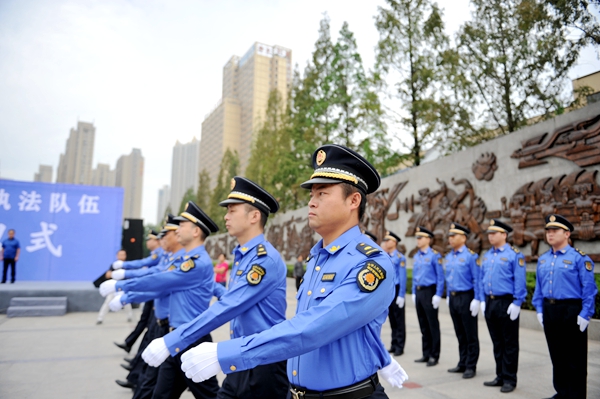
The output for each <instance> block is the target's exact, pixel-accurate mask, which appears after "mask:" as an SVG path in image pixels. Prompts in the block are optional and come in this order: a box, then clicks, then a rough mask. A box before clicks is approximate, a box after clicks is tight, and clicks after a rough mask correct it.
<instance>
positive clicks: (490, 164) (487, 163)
mask: <svg viewBox="0 0 600 399" xmlns="http://www.w3.org/2000/svg"><path fill="white" fill-rule="evenodd" d="M497 169H498V165H496V155H495V154H494V153H493V152H486V153H484V154H481V156H480V157H479V158H478V159H477V161H475V162H473V165H472V166H471V170H472V171H473V174H474V175H475V178H476V179H477V180H486V181H490V180H492V179H493V178H494V172H495V171H496V170H497Z"/></svg>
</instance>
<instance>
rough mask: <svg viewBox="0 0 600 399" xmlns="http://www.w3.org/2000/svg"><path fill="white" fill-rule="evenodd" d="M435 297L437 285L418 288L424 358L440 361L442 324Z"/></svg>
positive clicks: (417, 300) (418, 312)
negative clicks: (433, 301)
mask: <svg viewBox="0 0 600 399" xmlns="http://www.w3.org/2000/svg"><path fill="white" fill-rule="evenodd" d="M434 295H435V285H430V286H429V287H417V289H416V296H417V299H416V307H417V317H418V318H419V327H421V335H422V338H421V339H422V344H423V357H427V358H431V357H432V358H434V359H439V357H440V346H441V338H440V322H439V320H438V309H434V308H433V305H432V304H431V298H433V296H434Z"/></svg>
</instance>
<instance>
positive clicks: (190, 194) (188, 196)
mask: <svg viewBox="0 0 600 399" xmlns="http://www.w3.org/2000/svg"><path fill="white" fill-rule="evenodd" d="M189 201H196V194H194V189H193V188H192V187H190V188H188V189H187V190H185V194H183V198H182V199H181V202H180V204H179V213H178V215H179V214H181V212H183V211H184V210H185V207H186V205H187V203H188V202H189Z"/></svg>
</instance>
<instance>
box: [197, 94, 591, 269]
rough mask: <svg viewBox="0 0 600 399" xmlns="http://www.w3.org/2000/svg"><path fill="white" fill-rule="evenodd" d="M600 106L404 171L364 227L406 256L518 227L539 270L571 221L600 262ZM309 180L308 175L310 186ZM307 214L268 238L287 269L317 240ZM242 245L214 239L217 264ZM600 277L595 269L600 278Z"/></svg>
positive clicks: (517, 240)
mask: <svg viewBox="0 0 600 399" xmlns="http://www.w3.org/2000/svg"><path fill="white" fill-rule="evenodd" d="M599 170H600V103H596V104H592V105H589V106H587V107H585V108H583V109H580V110H577V111H573V112H570V113H568V114H565V115H560V116H558V117H556V118H554V119H551V120H548V121H545V122H541V123H538V124H536V125H534V126H530V127H527V128H524V129H522V130H520V131H518V132H514V133H512V134H509V135H506V136H502V137H498V138H496V139H494V140H492V141H490V142H487V143H484V144H481V145H479V146H477V147H473V148H469V149H467V150H465V151H462V152H459V153H456V154H453V155H451V156H447V157H443V158H440V159H438V160H435V161H433V162H430V163H426V164H424V165H421V166H418V167H414V168H410V169H405V170H402V171H400V172H399V173H396V174H394V175H392V176H389V177H386V178H385V179H383V180H382V184H381V187H380V189H379V190H378V191H377V192H376V193H374V194H372V195H370V196H369V198H368V205H367V213H366V215H365V220H364V221H363V222H364V223H363V227H364V228H366V229H367V230H369V231H371V232H373V233H375V234H376V235H377V236H378V237H379V238H381V237H382V236H383V235H384V233H385V231H386V230H392V231H394V232H395V233H396V234H398V235H399V236H400V237H402V242H401V250H403V251H404V252H405V253H407V255H408V256H412V255H413V254H414V252H415V251H416V240H415V237H414V233H415V227H416V226H418V225H423V226H426V227H428V228H429V229H430V230H432V231H434V232H435V237H436V238H435V241H434V248H436V249H438V250H439V251H441V252H446V251H447V250H448V249H449V247H448V244H447V231H448V228H449V226H450V224H451V223H452V222H457V223H460V224H463V225H466V226H468V227H469V228H470V230H471V232H472V234H471V235H470V237H469V239H468V242H467V245H468V246H469V247H470V248H471V249H472V250H474V251H476V252H481V251H483V250H485V249H487V248H489V246H490V245H489V242H488V241H487V237H486V234H485V233H484V232H485V230H486V228H487V226H488V224H489V220H490V219H491V218H501V219H502V220H504V221H506V222H508V223H509V224H511V225H512V226H513V228H514V232H513V233H512V234H511V235H510V236H509V241H510V242H511V243H512V244H513V245H516V246H517V247H519V248H520V249H521V251H522V252H523V253H524V254H525V255H526V259H527V261H528V262H530V265H529V266H530V268H531V267H532V266H534V265H535V263H534V262H535V260H536V259H537V256H538V255H539V254H542V253H543V252H545V251H546V250H547V249H548V246H547V244H546V243H545V242H544V217H545V216H546V215H547V214H549V213H559V214H561V215H564V216H566V217H567V218H568V219H569V220H570V221H571V222H572V223H573V224H574V225H575V226H576V230H575V232H574V234H573V235H572V237H573V241H574V246H576V247H578V248H579V249H581V250H582V251H584V252H586V253H588V254H590V256H592V259H594V260H595V261H596V262H598V261H600V243H599V242H598V241H599V240H600V186H599V185H598V181H597V178H598V176H597V175H598V171H599ZM308 178H309V176H308V175H307V179H308ZM307 209H308V208H307V207H304V208H301V209H297V210H295V211H290V212H286V213H284V214H278V215H276V216H275V217H272V218H270V220H269V223H268V224H267V232H266V235H267V238H268V240H269V241H270V242H271V243H272V244H273V245H274V246H275V247H276V248H278V249H279V251H280V252H281V254H282V255H283V256H284V258H285V259H287V260H288V261H290V262H291V261H292V260H293V259H294V258H295V257H296V256H297V255H299V254H301V255H303V256H306V255H307V254H308V251H309V249H310V248H311V247H312V245H314V243H316V241H317V240H318V237H317V236H316V235H315V234H313V232H312V231H311V229H310V228H309V227H308V221H307V217H306V216H307ZM235 245H236V243H235V240H234V239H232V238H231V237H229V236H228V235H227V234H221V235H218V236H215V237H211V238H209V240H208V241H207V249H208V250H209V253H211V255H212V256H213V257H215V258H216V256H217V254H218V252H220V251H224V252H226V253H229V251H231V249H233V247H234V246H235ZM596 270H598V268H596Z"/></svg>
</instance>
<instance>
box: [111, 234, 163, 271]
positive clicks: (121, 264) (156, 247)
mask: <svg viewBox="0 0 600 399" xmlns="http://www.w3.org/2000/svg"><path fill="white" fill-rule="evenodd" d="M146 248H148V250H149V251H150V255H148V256H147V257H145V258H143V259H136V260H127V261H122V260H116V261H114V262H113V263H112V269H113V270H119V269H121V268H122V269H125V270H130V269H139V268H142V267H151V266H156V265H158V264H159V262H160V260H161V257H162V256H163V252H164V251H163V249H162V248H161V246H160V241H159V240H158V233H157V232H155V231H154V230H152V231H151V232H150V234H149V235H148V239H147V240H146Z"/></svg>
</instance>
